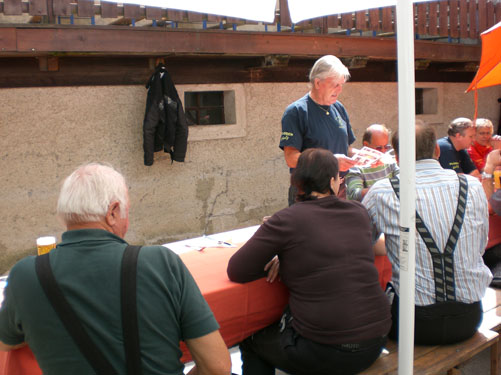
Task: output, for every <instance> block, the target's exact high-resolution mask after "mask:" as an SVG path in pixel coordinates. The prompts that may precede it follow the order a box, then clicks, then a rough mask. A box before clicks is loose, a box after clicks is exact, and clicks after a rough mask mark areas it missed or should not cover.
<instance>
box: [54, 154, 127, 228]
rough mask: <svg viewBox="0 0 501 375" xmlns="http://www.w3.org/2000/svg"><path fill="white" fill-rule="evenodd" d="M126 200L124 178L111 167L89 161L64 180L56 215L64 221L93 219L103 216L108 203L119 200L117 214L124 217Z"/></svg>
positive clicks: (74, 221) (80, 221)
mask: <svg viewBox="0 0 501 375" xmlns="http://www.w3.org/2000/svg"><path fill="white" fill-rule="evenodd" d="M128 200H129V196H128V191H127V185H126V184H125V179H124V177H123V176H122V175H121V174H120V173H118V172H117V171H116V170H115V169H113V167H111V166H106V165H102V164H97V163H91V164H86V165H82V166H80V167H79V168H77V170H75V171H74V172H73V173H72V174H71V175H69V176H68V177H67V178H66V179H65V180H64V182H63V186H62V187H61V192H60V194H59V199H58V202H57V214H58V215H59V217H60V218H61V219H62V220H63V221H64V222H65V223H66V224H68V223H82V222H94V221H99V220H101V219H102V218H104V217H105V216H106V213H107V211H108V208H109V206H110V204H112V203H114V202H118V203H119V205H120V216H121V217H122V218H125V217H126V215H127V209H126V208H127V205H128Z"/></svg>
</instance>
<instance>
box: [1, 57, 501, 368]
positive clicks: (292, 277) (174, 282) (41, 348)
mask: <svg viewBox="0 0 501 375" xmlns="http://www.w3.org/2000/svg"><path fill="white" fill-rule="evenodd" d="M348 78H349V72H348V69H347V68H346V67H345V66H344V65H343V64H342V62H341V61H340V60H339V59H338V58H336V57H334V56H330V55H329V56H324V57H322V58H320V59H319V60H317V61H316V62H315V64H314V66H313V68H312V69H311V72H310V84H311V89H310V91H309V93H308V94H306V95H305V96H304V97H302V98H301V99H299V100H297V101H295V102H294V103H292V104H291V105H289V106H288V107H287V109H286V110H285V113H284V115H283V118H282V136H281V139H280V147H281V148H282V149H283V151H284V156H285V161H286V163H287V165H288V166H289V167H290V169H291V179H290V188H289V207H287V208H284V209H283V210H280V211H279V212H277V213H275V214H274V215H272V216H271V217H269V218H267V219H266V220H264V221H263V224H262V225H261V226H260V227H259V229H258V230H257V231H256V233H255V234H254V235H253V236H252V238H250V239H249V240H248V241H247V242H246V243H245V244H244V245H243V246H242V247H241V248H240V249H239V250H238V251H237V252H236V253H235V254H234V255H233V256H232V257H231V259H230V261H229V263H228V268H227V273H228V277H229V279H230V280H232V281H235V282H238V283H246V282H249V281H253V280H256V279H259V278H263V277H266V278H267V280H268V281H269V282H277V281H276V280H277V279H278V278H279V279H280V280H281V282H282V283H284V284H285V285H286V287H287V288H288V290H289V302H288V305H287V307H286V309H285V311H284V313H283V315H282V317H281V319H280V320H279V321H277V322H275V323H273V324H272V325H270V326H268V327H266V328H264V329H262V330H260V331H258V332H255V333H254V334H253V335H251V336H250V337H248V338H246V339H244V340H243V341H242V342H241V343H240V345H239V347H240V351H241V355H242V372H243V375H253V374H256V375H268V374H270V375H271V374H274V373H275V369H281V370H282V371H285V372H287V373H290V374H305V375H311V374H319V375H321V374H330V375H331V374H356V373H359V372H360V371H363V370H364V369H366V368H368V367H369V366H370V365H371V364H372V363H373V362H374V361H375V360H376V359H377V358H378V356H379V355H380V354H381V351H382V349H383V347H384V345H385V343H386V340H387V338H388V337H390V338H393V339H397V334H398V329H397V328H398V298H399V295H400V284H399V272H400V258H399V234H400V227H399V198H398V195H399V179H398V166H397V163H396V162H395V161H394V160H392V158H391V157H390V156H389V153H387V151H390V149H393V150H394V152H395V154H396V161H397V162H398V150H399V148H398V144H399V137H398V132H395V133H394V134H393V135H392V137H391V146H390V145H389V138H390V132H389V130H388V129H387V128H386V127H385V126H384V125H379V124H375V125H372V126H370V127H369V128H368V129H367V131H366V132H365V133H364V136H363V145H364V146H365V147H367V148H370V149H373V150H377V151H381V152H382V153H384V154H385V155H384V157H382V158H380V159H378V160H375V161H374V162H373V163H369V164H364V165H357V156H356V155H357V154H359V152H358V150H355V149H354V148H353V147H351V144H353V142H354V141H355V136H354V134H353V131H352V128H351V126H350V122H349V117H348V114H347V111H346V110H345V108H344V107H343V105H342V104H341V103H340V102H339V101H338V96H339V94H340V93H341V91H342V87H343V84H344V83H345V82H346V81H347V80H348ZM482 121H483V120H482ZM479 123H480V120H477V127H476V128H475V125H474V124H473V123H472V121H470V120H468V119H466V118H459V119H456V120H454V121H452V122H451V124H450V126H449V130H448V137H445V138H443V139H440V140H438V142H437V139H436V134H435V130H434V129H433V127H432V126H429V125H427V124H424V123H422V122H419V121H418V122H417V123H416V125H415V128H416V196H417V200H416V227H417V228H416V229H417V231H418V233H419V236H417V238H416V291H415V317H416V318H415V342H416V343H418V344H447V343H453V342H457V341H461V340H465V339H467V338H469V337H471V336H472V335H473V334H474V333H475V332H476V330H477V328H478V327H479V325H480V323H481V319H482V306H481V299H482V297H483V295H484V293H485V290H486V288H487V287H488V286H489V284H490V282H491V280H492V274H491V271H490V270H489V268H488V267H487V266H486V265H485V263H484V261H483V258H482V256H483V254H484V251H485V248H486V245H487V239H488V230H489V209H491V210H494V211H495V212H497V213H498V214H501V204H500V202H501V197H500V196H499V194H501V190H498V191H496V192H495V191H494V187H493V172H494V169H495V168H496V167H498V166H501V155H500V150H499V149H498V146H499V145H498V142H499V140H498V139H497V138H496V137H494V138H493V137H492V124H491V125H490V136H489V137H487V136H484V135H481V136H480V135H479V136H478V137H477V138H475V130H477V132H479V134H483V133H482V131H481V130H482V129H484V127H483V126H482V127H481V126H479V125H478V124H479ZM487 127H489V126H487ZM491 144H492V146H494V148H497V149H495V150H492V149H489V147H491ZM470 146H472V147H473V148H474V149H475V150H476V151H475V150H474V151H473V154H472V155H474V156H473V161H474V162H475V164H473V162H472V161H471V158H470V156H469V154H468V151H467V149H468V147H470ZM479 150H480V151H479ZM475 152H477V153H476V154H475ZM478 156H481V157H478ZM472 165H473V166H474V168H471V167H472ZM475 165H476V167H475ZM481 173H482V174H481ZM488 202H490V203H491V206H490V207H489V203H488ZM57 213H58V215H59V216H60V217H61V218H62V220H63V221H64V223H65V224H66V227H67V231H66V232H64V233H63V235H62V241H61V243H59V244H58V245H57V247H56V248H55V249H53V250H52V251H51V252H50V253H48V254H46V255H42V256H38V257H27V258H25V259H22V260H21V261H19V262H18V263H17V264H16V265H15V266H14V267H13V268H12V269H11V271H10V273H9V277H8V284H7V286H6V288H5V292H4V293H5V294H4V301H3V303H2V307H1V309H0V349H2V350H13V349H16V348H20V347H22V346H24V345H29V347H30V349H31V350H32V351H33V353H34V355H35V357H36V359H37V361H38V364H39V366H40V368H41V369H42V371H43V373H44V374H51V375H52V374H65V375H66V374H73V375H78V374H101V373H103V370H102V367H101V364H100V362H99V361H98V360H97V359H96V356H94V355H89V354H88V353H89V351H88V350H86V349H85V348H84V345H83V344H82V342H81V341H80V338H78V337H76V336H75V335H74V333H72V332H69V331H72V330H69V329H68V327H67V325H65V324H64V323H63V322H62V320H64V316H61V315H62V314H64V313H61V312H60V310H58V309H57V308H56V310H54V308H55V307H54V302H53V300H54V297H53V296H51V295H50V294H51V293H52V292H51V290H50V289H46V288H45V287H42V286H41V280H42V279H43V278H46V277H48V276H47V274H51V275H52V276H53V277H54V279H55V284H56V286H57V287H58V288H59V289H60V291H62V294H63V295H64V297H65V298H66V301H67V303H69V305H70V306H71V307H72V308H73V310H74V311H76V313H77V314H76V315H77V316H78V320H79V321H80V323H81V325H82V327H83V330H84V331H86V334H87V336H88V337H89V339H90V344H85V345H88V346H92V347H93V348H94V349H95V351H97V352H99V353H100V355H101V356H102V357H104V360H105V361H106V362H107V366H110V367H108V368H111V369H113V373H116V374H129V375H131V374H132V373H134V374H140V373H142V374H176V375H179V374H182V373H183V368H184V365H183V364H182V363H181V361H180V358H181V351H180V349H179V342H180V341H184V342H185V343H186V345H187V347H188V349H189V351H190V354H191V355H192V358H193V360H194V362H195V366H194V367H193V368H192V370H191V371H190V374H226V375H228V374H230V372H231V370H230V368H231V363H230V356H229V353H228V350H227V348H226V346H225V343H224V341H223V339H222V337H221V335H220V333H219V331H218V328H219V326H218V322H217V321H216V319H215V318H214V315H213V314H212V312H211V309H210V307H209V306H208V304H207V302H206V301H205V300H204V298H203V296H202V294H201V293H200V291H199V288H198V287H197V285H196V283H195V281H194V279H193V277H192V276H191V275H190V273H189V271H188V270H187V268H186V266H185V265H184V264H183V262H182V261H181V259H180V258H179V256H177V255H176V254H175V253H173V252H172V251H170V250H169V249H168V248H165V247H162V246H143V247H142V248H141V249H139V250H137V252H136V253H135V258H134V261H133V262H132V264H133V268H132V269H133V274H134V275H135V277H136V283H135V301H134V304H135V305H134V306H133V308H134V310H133V311H135V314H136V315H132V316H133V318H131V317H130V315H129V314H125V313H124V311H126V310H127V311H128V309H129V308H130V306H129V307H127V306H125V305H124V304H123V300H124V299H125V296H126V295H127V294H129V292H130V293H134V292H133V291H132V292H131V290H126V289H123V286H122V281H123V279H124V275H129V274H127V273H123V272H124V271H123V267H125V266H124V264H129V263H128V262H130V255H128V254H130V253H131V252H130V251H129V250H130V247H129V246H128V244H127V242H126V241H125V240H124V236H125V234H126V232H127V229H128V225H129V196H128V191H127V184H126V182H125V179H124V177H123V176H122V175H121V174H120V173H118V172H117V171H116V170H114V169H113V168H112V167H110V166H105V165H101V164H87V165H84V166H81V167H79V168H78V169H76V170H75V171H74V172H73V173H72V174H71V175H70V176H69V177H67V178H66V179H65V181H64V183H63V185H62V188H61V192H60V195H59V199H58V203H57ZM126 249H127V250H126ZM124 254H125V255H124ZM375 255H387V256H388V259H389V261H390V263H391V267H392V280H391V283H390V284H389V286H388V288H387V290H386V293H385V291H384V290H383V289H382V288H381V286H380V284H379V281H378V271H377V269H376V267H375V265H374V257H375ZM39 259H43V261H42V260H39ZM41 263H44V264H45V268H43V267H41V266H40V264H41ZM128 270H130V268H128ZM127 272H130V271H127ZM55 311H56V312H55ZM131 327H133V328H131ZM131 333H132V334H131ZM134 334H135V335H136V338H135V339H134ZM134 340H135V341H134ZM131 342H133V343H134V344H135V345H137V346H136V348H137V353H135V356H136V357H138V358H139V359H138V363H139V369H137V368H136V369H135V370H131V368H132V367H130V358H129V357H128V356H129V354H130V353H131V351H130V347H131ZM132 347H134V346H133V345H132ZM126 353H127V354H126ZM136 359H137V358H136ZM108 373H109V372H108Z"/></svg>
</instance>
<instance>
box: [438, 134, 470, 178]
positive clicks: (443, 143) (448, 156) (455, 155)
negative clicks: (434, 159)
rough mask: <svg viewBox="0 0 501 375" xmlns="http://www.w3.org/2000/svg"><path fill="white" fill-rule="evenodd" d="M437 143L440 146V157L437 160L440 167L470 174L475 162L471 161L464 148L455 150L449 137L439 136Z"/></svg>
mask: <svg viewBox="0 0 501 375" xmlns="http://www.w3.org/2000/svg"><path fill="white" fill-rule="evenodd" d="M437 143H438V146H439V147H440V157H439V158H438V161H439V162H440V165H441V166H442V168H445V169H452V170H453V171H455V172H456V173H466V174H470V173H471V172H473V171H474V170H475V169H477V168H476V167H475V164H473V162H472V161H471V158H470V155H469V154H468V152H467V151H466V150H459V151H457V150H456V149H455V148H454V145H453V144H452V142H451V140H450V139H449V137H444V138H440V139H439V140H438V141H437Z"/></svg>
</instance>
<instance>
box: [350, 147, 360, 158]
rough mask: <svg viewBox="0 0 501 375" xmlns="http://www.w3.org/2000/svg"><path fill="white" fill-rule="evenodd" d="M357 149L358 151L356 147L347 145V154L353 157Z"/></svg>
mask: <svg viewBox="0 0 501 375" xmlns="http://www.w3.org/2000/svg"><path fill="white" fill-rule="evenodd" d="M358 151H359V150H358V148H354V147H351V146H348V156H349V157H350V158H351V157H353V155H355V154H356V153H357V152H358Z"/></svg>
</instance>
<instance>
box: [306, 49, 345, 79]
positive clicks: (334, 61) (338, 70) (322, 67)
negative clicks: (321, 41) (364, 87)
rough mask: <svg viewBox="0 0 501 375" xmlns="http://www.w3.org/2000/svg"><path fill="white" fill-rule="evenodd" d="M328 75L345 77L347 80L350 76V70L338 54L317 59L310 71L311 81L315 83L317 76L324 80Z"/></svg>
mask: <svg viewBox="0 0 501 375" xmlns="http://www.w3.org/2000/svg"><path fill="white" fill-rule="evenodd" d="M327 77H335V78H336V79H337V78H341V77H343V78H344V79H345V81H347V80H348V79H349V78H350V72H349V71H348V68H347V67H346V66H344V65H343V63H342V62H341V60H339V59H338V58H337V57H336V56H332V55H326V56H323V57H321V58H319V59H318V60H317V61H315V64H314V65H313V68H311V71H310V83H311V84H314V83H315V79H317V78H318V79H320V80H323V79H326V78H327Z"/></svg>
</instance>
